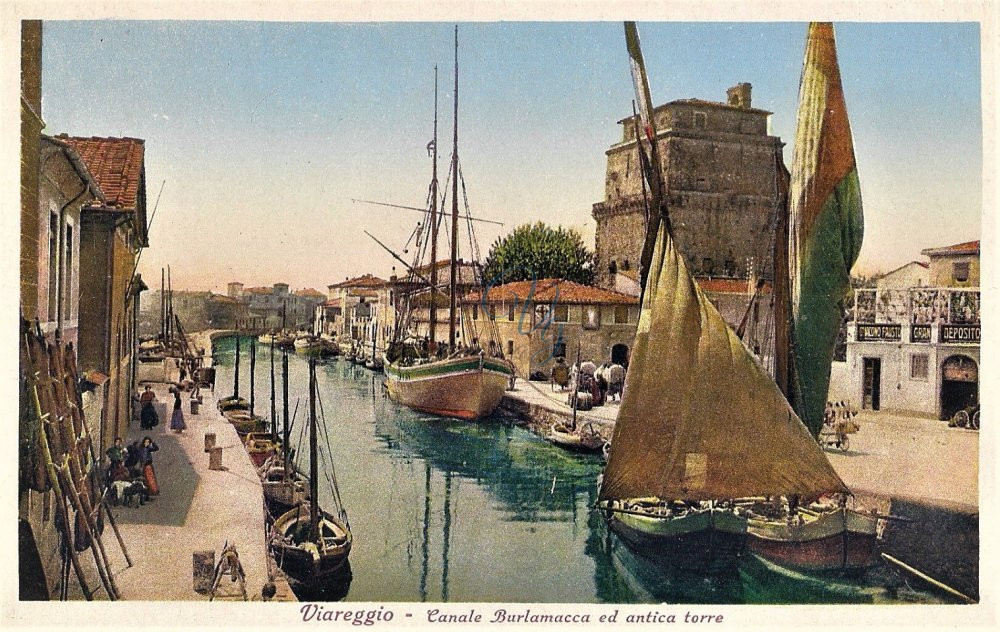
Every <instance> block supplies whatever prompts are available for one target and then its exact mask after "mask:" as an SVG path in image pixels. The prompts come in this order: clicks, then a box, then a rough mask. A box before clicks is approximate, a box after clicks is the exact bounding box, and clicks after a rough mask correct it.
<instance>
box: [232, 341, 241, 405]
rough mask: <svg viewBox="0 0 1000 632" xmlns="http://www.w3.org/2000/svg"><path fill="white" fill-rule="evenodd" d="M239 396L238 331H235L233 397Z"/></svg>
mask: <svg viewBox="0 0 1000 632" xmlns="http://www.w3.org/2000/svg"><path fill="white" fill-rule="evenodd" d="M239 396H240V330H239V328H237V329H236V369H235V370H234V371H233V397H239Z"/></svg>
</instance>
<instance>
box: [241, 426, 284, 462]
mask: <svg viewBox="0 0 1000 632" xmlns="http://www.w3.org/2000/svg"><path fill="white" fill-rule="evenodd" d="M277 443H278V439H277V437H275V436H274V435H273V434H272V433H270V432H249V433H247V435H246V437H244V438H243V447H244V448H246V451H247V454H249V455H250V460H251V461H253V464H254V467H260V466H261V465H263V464H264V461H266V460H267V459H268V458H269V457H271V456H273V455H274V453H275V450H276V449H277Z"/></svg>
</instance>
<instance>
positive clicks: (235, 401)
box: [216, 395, 250, 413]
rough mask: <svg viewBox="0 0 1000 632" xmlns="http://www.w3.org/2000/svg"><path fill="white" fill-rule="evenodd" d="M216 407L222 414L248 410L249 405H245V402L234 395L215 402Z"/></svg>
mask: <svg viewBox="0 0 1000 632" xmlns="http://www.w3.org/2000/svg"><path fill="white" fill-rule="evenodd" d="M216 405H217V406H218V407H219V411H220V412H223V413H225V412H228V411H231V410H250V404H249V403H247V400H245V399H243V398H242V397H238V396H236V395H233V396H230V397H223V398H222V399H220V400H218V401H217V402H216Z"/></svg>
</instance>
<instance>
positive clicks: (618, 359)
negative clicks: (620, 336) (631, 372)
mask: <svg viewBox="0 0 1000 632" xmlns="http://www.w3.org/2000/svg"><path fill="white" fill-rule="evenodd" d="M611 363H612V364H620V365H622V366H623V367H625V368H626V369H627V368H628V345H623V344H617V345H615V346H613V347H611Z"/></svg>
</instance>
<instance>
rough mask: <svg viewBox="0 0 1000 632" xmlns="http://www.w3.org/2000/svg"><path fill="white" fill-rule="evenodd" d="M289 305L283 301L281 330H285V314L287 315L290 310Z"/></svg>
mask: <svg viewBox="0 0 1000 632" xmlns="http://www.w3.org/2000/svg"><path fill="white" fill-rule="evenodd" d="M287 307H288V303H284V302H283V303H282V304H281V331H285V326H286V325H285V316H286V315H287V314H286V313H287V311H288V310H287V309H286V308H287Z"/></svg>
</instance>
